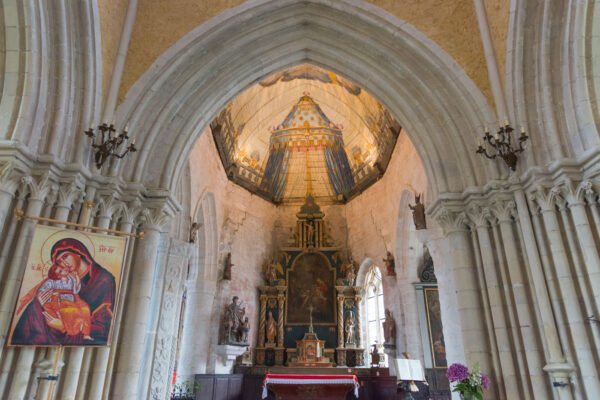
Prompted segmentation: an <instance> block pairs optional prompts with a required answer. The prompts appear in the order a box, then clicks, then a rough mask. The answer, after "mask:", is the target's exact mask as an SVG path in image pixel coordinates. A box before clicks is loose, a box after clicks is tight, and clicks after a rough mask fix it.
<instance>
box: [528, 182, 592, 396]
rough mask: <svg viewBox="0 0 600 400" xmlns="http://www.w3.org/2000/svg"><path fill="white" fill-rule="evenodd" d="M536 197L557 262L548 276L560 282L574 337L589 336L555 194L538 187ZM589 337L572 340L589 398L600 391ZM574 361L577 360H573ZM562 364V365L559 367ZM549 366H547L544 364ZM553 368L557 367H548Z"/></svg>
mask: <svg viewBox="0 0 600 400" xmlns="http://www.w3.org/2000/svg"><path fill="white" fill-rule="evenodd" d="M537 201H538V204H539V205H540V207H541V210H542V219H543V221H544V229H545V231H546V235H547V237H548V241H549V244H550V246H549V247H550V253H551V256H552V260H553V264H554V274H553V275H554V277H548V278H547V279H548V280H550V281H552V280H555V283H556V284H558V291H559V296H560V299H561V301H562V303H563V305H564V308H565V310H567V311H566V313H565V316H566V318H567V321H568V325H569V326H570V328H571V332H572V335H573V337H577V338H586V336H587V335H586V332H585V331H586V328H585V326H584V324H585V322H584V321H583V315H582V310H581V307H580V304H579V299H578V295H577V290H576V288H575V284H574V282H573V279H572V277H571V276H572V274H571V272H570V271H569V265H570V262H569V258H568V256H567V253H566V250H565V247H564V244H563V240H562V234H561V229H560V225H559V224H558V219H557V217H556V209H555V203H554V197H553V194H552V193H549V194H548V195H546V194H545V193H543V192H541V191H538V193H537ZM586 342H587V341H586V340H577V341H576V342H574V343H573V350H574V353H575V357H576V362H577V364H578V366H579V370H580V376H581V378H582V381H583V382H581V383H582V387H583V389H584V392H585V393H586V395H587V396H588V397H589V398H593V397H595V396H596V395H595V394H594V393H600V383H599V382H600V380H599V379H598V371H597V370H596V367H595V363H596V361H595V359H596V356H595V354H594V351H593V350H592V349H591V348H590V346H589V345H588V344H587V343H586ZM574 361H575V360H574ZM559 368H560V367H559ZM544 369H546V368H544ZM548 369H549V370H551V371H553V370H555V369H556V367H555V368H552V367H550V368H548Z"/></svg>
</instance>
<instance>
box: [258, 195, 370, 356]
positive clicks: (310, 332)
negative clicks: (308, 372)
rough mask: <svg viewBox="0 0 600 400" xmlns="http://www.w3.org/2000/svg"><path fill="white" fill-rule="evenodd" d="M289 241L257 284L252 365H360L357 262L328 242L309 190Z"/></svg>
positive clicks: (359, 293) (361, 351)
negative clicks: (264, 280)
mask: <svg viewBox="0 0 600 400" xmlns="http://www.w3.org/2000/svg"><path fill="white" fill-rule="evenodd" d="M296 216H297V223H296V232H295V235H294V236H295V241H294V242H295V246H293V247H284V248H281V249H279V252H278V256H277V258H276V259H273V260H271V261H270V262H269V264H268V266H267V268H266V273H265V274H266V278H267V279H266V284H265V285H263V286H260V287H259V288H258V290H259V293H260V314H259V327H258V343H257V347H256V348H255V350H254V354H255V363H256V364H257V365H288V366H306V367H318V366H324V367H330V366H334V365H338V366H345V365H347V366H350V367H354V366H362V365H364V348H363V343H362V337H361V336H362V335H361V324H360V316H361V309H360V304H361V300H362V294H363V289H362V288H361V287H359V286H355V278H356V270H357V269H358V265H356V263H354V261H352V260H351V258H350V260H349V261H348V262H344V259H345V258H344V255H343V253H344V250H345V249H340V248H337V247H329V246H328V243H327V242H326V239H325V224H324V221H323V218H324V216H325V215H324V213H323V212H322V211H321V209H320V207H319V206H318V205H317V204H316V203H315V201H314V199H313V197H312V196H311V195H310V194H309V195H307V197H306V200H305V203H304V204H303V205H302V207H301V209H300V212H298V213H297V214H296Z"/></svg>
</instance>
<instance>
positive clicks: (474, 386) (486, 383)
mask: <svg viewBox="0 0 600 400" xmlns="http://www.w3.org/2000/svg"><path fill="white" fill-rule="evenodd" d="M446 377H447V378H448V380H449V381H450V382H453V383H456V386H455V387H454V389H452V391H453V392H458V393H460V395H461V397H462V398H463V399H472V398H476V399H478V400H483V390H484V389H488V388H489V387H490V378H488V377H487V375H486V374H483V373H481V372H479V364H475V365H474V366H473V368H472V370H471V372H469V368H467V367H466V366H465V365H462V364H452V365H451V366H450V367H448V371H446Z"/></svg>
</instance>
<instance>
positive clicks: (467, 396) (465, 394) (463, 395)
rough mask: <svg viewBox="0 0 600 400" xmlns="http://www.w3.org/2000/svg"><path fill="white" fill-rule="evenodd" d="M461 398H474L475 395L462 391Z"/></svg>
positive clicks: (462, 399) (470, 399)
mask: <svg viewBox="0 0 600 400" xmlns="http://www.w3.org/2000/svg"><path fill="white" fill-rule="evenodd" d="M460 398H461V400H474V399H475V396H473V395H472V394H471V393H461V394H460Z"/></svg>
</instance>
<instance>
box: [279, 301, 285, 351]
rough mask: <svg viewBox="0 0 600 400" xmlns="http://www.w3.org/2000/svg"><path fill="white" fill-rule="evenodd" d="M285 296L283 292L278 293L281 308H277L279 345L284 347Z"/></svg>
mask: <svg viewBox="0 0 600 400" xmlns="http://www.w3.org/2000/svg"><path fill="white" fill-rule="evenodd" d="M284 300H285V296H284V295H283V294H282V293H279V294H278V295H277V302H278V303H279V309H278V310H277V347H283V301H284Z"/></svg>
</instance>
